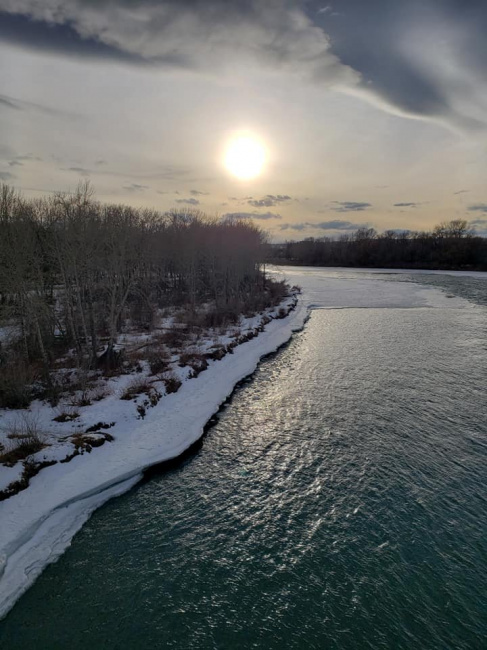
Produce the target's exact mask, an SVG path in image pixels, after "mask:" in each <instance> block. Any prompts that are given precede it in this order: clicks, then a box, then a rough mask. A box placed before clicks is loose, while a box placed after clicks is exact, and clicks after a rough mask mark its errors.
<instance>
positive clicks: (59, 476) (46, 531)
mask: <svg viewBox="0 0 487 650" xmlns="http://www.w3.org/2000/svg"><path fill="white" fill-rule="evenodd" d="M307 313H308V310H307V306H306V304H305V301H299V302H298V305H297V307H296V309H295V310H294V311H292V312H291V313H290V314H289V316H287V317H286V318H282V319H275V320H272V321H271V322H269V323H268V324H267V325H266V328H265V330H264V331H263V332H261V333H260V334H259V336H257V337H256V338H253V339H252V340H249V341H248V342H246V343H243V344H241V345H238V346H237V347H235V349H234V351H233V354H230V355H227V356H225V357H224V358H223V359H221V360H219V361H213V362H211V363H210V365H209V367H208V369H207V370H206V371H205V372H203V373H201V374H200V375H199V376H198V377H196V378H194V379H191V380H190V381H186V382H184V383H183V385H182V387H181V388H180V390H179V391H178V392H177V393H174V394H169V395H166V396H165V397H164V398H163V399H162V400H161V401H160V402H159V404H158V405H157V407H156V408H150V409H148V410H147V413H146V415H145V416H144V418H143V419H136V418H135V417H134V414H133V413H132V412H131V413H130V414H129V413H128V412H127V411H126V410H124V406H125V405H126V404H127V403H122V402H120V400H117V402H115V401H114V400H110V399H109V400H108V401H107V400H103V402H99V403H98V404H96V405H93V406H94V409H95V410H96V411H97V412H96V413H92V417H93V418H94V419H95V420H96V419H97V418H98V419H100V420H104V421H110V420H112V419H114V416H117V427H116V429H114V432H115V436H116V441H115V443H113V444H105V445H104V446H103V447H101V448H99V449H96V452H95V451H94V452H93V453H91V454H89V455H86V454H84V455H79V456H76V457H75V458H73V459H72V460H71V461H70V462H69V463H57V464H56V465H53V466H51V467H47V468H45V469H43V470H42V471H41V472H40V473H39V474H38V475H37V476H35V477H34V478H32V479H31V482H30V485H29V487H28V489H25V490H23V491H21V492H19V493H18V494H16V495H15V496H13V497H10V498H9V499H7V500H5V501H3V502H1V503H0V522H1V525H0V618H1V617H2V616H4V615H5V614H6V613H7V612H8V610H9V609H10V608H11V607H12V606H13V604H14V603H15V602H16V600H17V599H18V598H19V597H20V596H21V595H22V594H23V593H24V592H25V591H26V589H28V587H29V586H30V585H31V584H32V583H33V582H34V580H35V579H36V578H37V576H38V575H39V574H40V573H41V571H42V570H43V569H44V568H45V566H46V565H47V564H49V563H51V562H54V561H55V560H56V559H57V558H58V557H59V556H60V554H61V553H62V552H63V551H64V550H65V549H66V547H67V546H69V544H70V541H71V539H72V537H73V535H74V534H75V533H76V532H77V531H78V530H79V529H80V528H81V526H82V525H83V523H84V522H85V521H86V520H87V519H88V518H89V516H90V515H91V513H92V512H93V511H94V510H95V509H96V508H98V507H99V506H100V505H102V504H103V503H104V502H106V501H107V500H108V499H110V498H112V497H113V496H117V495H118V494H121V493H123V492H125V491H126V490H128V489H130V487H132V486H133V485H134V484H135V483H136V482H137V481H138V480H139V479H140V478H141V475H142V471H143V470H144V469H145V468H147V467H149V466H151V465H155V464H157V463H160V462H162V461H164V460H169V459H171V458H175V457H177V456H179V455H180V454H181V453H183V452H184V451H185V450H186V449H187V448H188V447H189V446H190V445H191V444H193V443H194V442H195V441H196V440H198V438H200V437H201V435H202V433H203V430H204V427H205V424H206V423H207V421H208V420H209V419H210V417H211V416H212V415H213V414H214V413H215V412H216V411H217V410H218V407H219V406H220V404H222V403H223V402H224V401H225V399H226V398H227V397H228V396H229V395H230V394H231V392H232V391H233V389H234V387H235V385H236V384H237V383H238V382H239V381H240V380H242V379H244V378H245V377H246V376H248V375H250V374H251V373H252V372H253V371H254V370H255V368H256V366H257V364H258V363H259V360H260V359H261V358H262V357H263V356H264V355H267V354H269V353H271V352H273V351H275V350H276V349H277V348H279V347H280V346H281V345H282V344H283V343H285V342H286V341H287V340H289V338H290V337H291V335H292V332H293V331H296V330H299V329H301V328H302V327H303V324H304V322H305V320H306V316H307ZM114 399H115V398H114ZM113 409H118V411H117V412H116V413H114V411H113ZM132 411H133V405H132Z"/></svg>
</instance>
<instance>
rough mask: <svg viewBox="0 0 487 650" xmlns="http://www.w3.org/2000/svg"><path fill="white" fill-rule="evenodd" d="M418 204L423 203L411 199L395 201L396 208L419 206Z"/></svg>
mask: <svg viewBox="0 0 487 650" xmlns="http://www.w3.org/2000/svg"><path fill="white" fill-rule="evenodd" d="M418 205H421V203H418V202H416V201H409V203H394V207H395V208H417V207H418Z"/></svg>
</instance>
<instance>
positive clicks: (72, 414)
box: [52, 409, 79, 422]
mask: <svg viewBox="0 0 487 650" xmlns="http://www.w3.org/2000/svg"><path fill="white" fill-rule="evenodd" d="M76 418H79V413H78V411H75V410H73V409H69V410H67V411H61V413H59V415H56V417H55V418H52V419H53V421H54V422H72V420H76Z"/></svg>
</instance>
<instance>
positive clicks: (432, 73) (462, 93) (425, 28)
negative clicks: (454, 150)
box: [315, 0, 487, 130]
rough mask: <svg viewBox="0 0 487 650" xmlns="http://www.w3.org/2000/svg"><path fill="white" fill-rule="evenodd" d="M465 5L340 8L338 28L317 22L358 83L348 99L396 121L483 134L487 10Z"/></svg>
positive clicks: (417, 2) (460, 1)
mask: <svg viewBox="0 0 487 650" xmlns="http://www.w3.org/2000/svg"><path fill="white" fill-rule="evenodd" d="M467 5H468V10H466V6H467ZM467 5H466V4H465V0H428V2H423V1H421V0H410V2H404V0H367V2H364V0H341V3H340V9H341V10H342V9H343V14H342V16H341V17H340V19H339V20H333V21H330V20H327V17H326V15H319V14H318V15H315V20H316V22H317V23H318V24H320V25H322V27H323V28H324V29H326V31H327V33H328V35H329V37H330V39H331V42H332V43H333V51H334V53H335V54H336V55H337V56H338V58H339V59H340V60H341V61H342V63H344V64H346V65H349V66H350V67H352V68H353V69H354V70H356V71H357V72H359V73H360V75H361V81H360V83H359V84H358V85H357V86H355V87H353V86H351V87H350V92H353V93H355V94H357V95H359V96H361V97H363V98H365V99H367V100H368V101H371V102H372V103H374V104H375V105H376V106H378V107H380V108H382V109H385V110H388V111H390V112H391V113H393V114H397V115H401V116H404V117H413V118H421V119H428V120H435V121H437V122H439V123H443V124H445V125H449V126H451V127H453V128H455V129H460V130H479V129H485V128H486V127H487V119H486V112H487V95H486V93H485V68H486V66H487V44H486V41H485V32H486V30H487V7H486V4H485V2H484V1H483V0H469V1H468V3H467Z"/></svg>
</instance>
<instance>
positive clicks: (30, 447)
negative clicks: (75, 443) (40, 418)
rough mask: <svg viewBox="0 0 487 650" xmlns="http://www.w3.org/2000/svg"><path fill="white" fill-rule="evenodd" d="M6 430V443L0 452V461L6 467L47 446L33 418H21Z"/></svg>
mask: <svg viewBox="0 0 487 650" xmlns="http://www.w3.org/2000/svg"><path fill="white" fill-rule="evenodd" d="M7 431H8V432H7V439H8V443H7V445H6V446H5V447H4V448H3V449H2V451H1V453H0V463H2V464H3V465H6V466H7V467H13V466H14V465H15V464H16V463H18V462H19V461H23V460H25V459H26V458H28V457H29V456H31V455H32V454H35V453H37V452H38V451H40V450H41V449H44V448H45V447H46V446H47V445H46V442H45V435H44V434H43V433H41V432H40V431H39V428H38V426H37V423H36V422H35V421H34V420H31V419H28V418H23V419H22V421H21V422H20V423H19V422H17V423H14V424H13V425H11V426H10V428H9V429H8V430H7Z"/></svg>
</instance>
